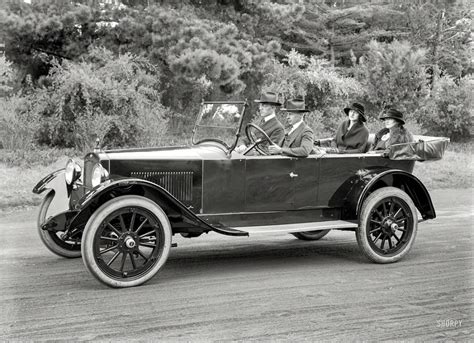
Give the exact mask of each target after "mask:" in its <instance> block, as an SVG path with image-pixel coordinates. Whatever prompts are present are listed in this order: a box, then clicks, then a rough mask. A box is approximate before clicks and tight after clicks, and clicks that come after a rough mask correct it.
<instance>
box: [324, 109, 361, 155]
mask: <svg viewBox="0 0 474 343" xmlns="http://www.w3.org/2000/svg"><path fill="white" fill-rule="evenodd" d="M344 112H346V115H347V116H348V120H345V121H343V122H342V123H341V124H340V125H339V127H338V128H337V131H336V137H335V138H334V139H333V141H332V142H331V148H327V149H325V150H326V152H329V153H339V154H351V153H361V152H366V151H367V150H368V149H369V144H368V139H369V130H368V129H367V127H366V126H365V124H364V122H365V121H366V118H365V114H364V106H362V105H361V104H358V103H353V104H352V106H349V107H346V108H345V109H344Z"/></svg>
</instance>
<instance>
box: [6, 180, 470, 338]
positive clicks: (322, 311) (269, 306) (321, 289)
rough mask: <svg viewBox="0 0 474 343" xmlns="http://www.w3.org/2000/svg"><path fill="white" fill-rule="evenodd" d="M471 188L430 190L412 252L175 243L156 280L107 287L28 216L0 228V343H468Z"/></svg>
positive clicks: (251, 242)
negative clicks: (46, 241) (383, 256)
mask: <svg viewBox="0 0 474 343" xmlns="http://www.w3.org/2000/svg"><path fill="white" fill-rule="evenodd" d="M473 194H474V191H473V189H466V190H437V191H432V192H431V195H432V198H433V203H434V205H435V208H436V210H437V215H438V218H437V219H435V220H431V221H428V222H425V223H421V224H420V225H419V231H418V236H417V238H416V242H415V245H414V248H413V249H412V251H411V253H410V254H409V255H408V256H407V257H406V258H405V259H404V260H402V261H400V262H398V263H395V264H391V265H377V264H373V263H370V262H368V261H367V260H366V259H365V258H364V257H363V256H362V254H361V253H360V251H359V248H358V246H357V242H356V239H355V235H354V233H352V232H342V231H341V232H339V231H334V232H331V233H330V234H329V235H328V236H326V237H325V238H323V239H322V240H321V241H318V242H304V241H300V240H297V239H295V238H294V237H293V236H290V235H283V234H282V235H275V236H254V237H252V238H235V237H225V236H219V235H217V234H208V235H203V236H201V237H199V238H195V239H184V238H181V237H176V239H175V240H174V242H176V243H178V247H177V248H173V250H172V252H171V255H170V258H169V260H168V262H167V264H166V265H165V267H164V268H163V270H162V271H161V272H160V273H159V274H158V275H156V276H155V278H153V279H152V280H151V281H150V282H148V283H146V284H145V285H143V286H140V287H135V288H131V289H111V288H108V287H106V286H103V285H102V284H100V283H98V282H97V281H96V280H95V279H94V278H93V277H92V276H91V275H89V274H88V272H87V271H86V269H85V267H84V265H83V263H82V259H73V260H68V259H63V258H59V257H56V256H55V255H53V254H51V253H50V252H49V251H48V250H47V249H46V248H45V247H44V246H42V243H41V241H40V239H39V237H38V235H37V233H36V231H35V218H36V213H35V211H34V210H29V211H22V212H15V213H11V214H8V215H2V217H1V218H0V232H1V233H2V239H1V240H0V257H1V258H0V303H1V311H0V340H1V341H4V340H35V341H38V340H68V341H69V340H102V341H104V340H105V341H109V340H114V341H115V340H124V341H125V340H126V341H128V340H159V341H192V342H195V341H222V340H223V341H234V340H238V341H274V340H279V341H295V342H296V341H302V340H306V341H327V340H336V341H348V340H369V341H380V340H416V341H432V340H440V341H451V340H455V341H469V340H471V341H472V340H474V330H473V285H474V278H473V276H474V271H473V237H472V236H473V228H474V225H473V219H474V218H473V216H474V206H473Z"/></svg>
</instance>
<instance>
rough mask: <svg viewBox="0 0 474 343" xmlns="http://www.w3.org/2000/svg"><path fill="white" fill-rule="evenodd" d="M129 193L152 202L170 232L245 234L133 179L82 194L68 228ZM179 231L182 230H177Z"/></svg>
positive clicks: (119, 181)
mask: <svg viewBox="0 0 474 343" xmlns="http://www.w3.org/2000/svg"><path fill="white" fill-rule="evenodd" d="M130 194H133V195H139V196H143V197H146V198H148V199H151V200H153V201H154V202H156V203H157V204H158V205H159V206H160V207H161V208H162V209H163V210H164V211H165V213H166V215H167V216H168V218H169V220H170V223H171V226H172V228H173V232H174V233H176V232H190V231H192V230H195V231H197V232H199V231H200V232H208V231H216V232H219V233H223V234H228V235H245V234H246V233H241V232H237V231H226V230H225V229H220V228H215V227H213V226H211V225H209V224H208V223H206V222H205V221H203V220H202V219H200V218H199V217H197V216H196V214H194V213H193V212H192V211H191V210H189V209H188V208H187V207H186V206H185V205H184V204H183V203H182V202H181V201H179V200H178V199H176V198H175V197H174V196H173V195H172V194H171V193H169V192H168V191H167V190H166V189H164V188H163V187H161V186H160V185H157V184H155V183H153V182H151V181H147V180H143V179H136V178H122V179H115V180H112V179H111V180H107V181H105V182H103V183H101V184H100V185H99V186H97V187H96V188H94V189H92V190H91V191H89V192H88V193H86V194H85V195H84V196H83V197H82V198H81V199H80V200H79V201H78V202H77V204H76V206H75V210H78V211H79V213H78V215H77V216H76V218H74V219H73V221H72V223H71V226H77V225H80V224H81V223H85V222H87V220H88V219H89V217H90V216H91V215H92V213H94V211H95V210H97V209H98V208H99V207H100V206H101V205H102V204H104V203H106V202H107V201H109V200H111V199H113V198H116V197H119V196H122V195H130ZM180 228H184V229H182V231H180Z"/></svg>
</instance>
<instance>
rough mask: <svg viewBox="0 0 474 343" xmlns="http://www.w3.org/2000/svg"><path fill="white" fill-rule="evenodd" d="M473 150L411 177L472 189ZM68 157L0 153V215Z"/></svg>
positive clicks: (66, 153) (469, 146)
mask: <svg viewBox="0 0 474 343" xmlns="http://www.w3.org/2000/svg"><path fill="white" fill-rule="evenodd" d="M178 140H179V139H178ZM174 143H176V142H174ZM179 143H181V144H182V143H183V142H179ZM473 150H474V142H469V143H451V144H450V145H449V146H448V149H447V151H446V153H445V155H444V157H443V159H442V160H440V161H434V162H417V163H415V169H414V172H413V174H414V175H415V176H417V177H418V178H419V179H420V180H421V181H422V182H423V183H424V185H425V186H426V187H427V188H428V189H429V190H433V189H439V188H472V187H473V184H472V174H473V170H474V165H473V160H472V157H471V156H472V153H473ZM71 156H73V157H74V159H75V160H76V161H77V162H79V163H81V156H82V154H81V153H78V152H75V151H74V150H70V149H63V150H61V149H42V150H36V149H34V150H28V151H8V150H2V149H0V212H7V211H11V210H13V209H16V208H21V207H29V206H36V205H38V204H39V203H40V202H41V199H42V198H43V196H44V195H37V194H33V193H32V191H31V190H32V189H33V187H34V186H35V185H36V184H37V183H38V181H40V180H41V179H42V178H43V177H44V176H46V175H48V174H49V173H51V172H53V171H55V170H58V169H61V168H64V166H65V165H66V161H67V159H68V158H69V157H71Z"/></svg>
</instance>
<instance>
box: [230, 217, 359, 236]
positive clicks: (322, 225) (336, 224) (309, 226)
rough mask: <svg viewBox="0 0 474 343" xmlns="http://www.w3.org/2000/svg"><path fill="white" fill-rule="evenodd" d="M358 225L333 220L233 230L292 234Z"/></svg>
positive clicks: (251, 232)
mask: <svg viewBox="0 0 474 343" xmlns="http://www.w3.org/2000/svg"><path fill="white" fill-rule="evenodd" d="M357 226H358V225H357V224H356V223H353V222H348V221H345V220H331V221H324V222H312V223H298V224H280V225H262V226H241V227H232V229H235V230H239V231H242V232H246V233H247V234H249V235H250V234H256V233H276V232H279V233H291V232H306V231H315V230H331V229H356V228H357Z"/></svg>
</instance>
